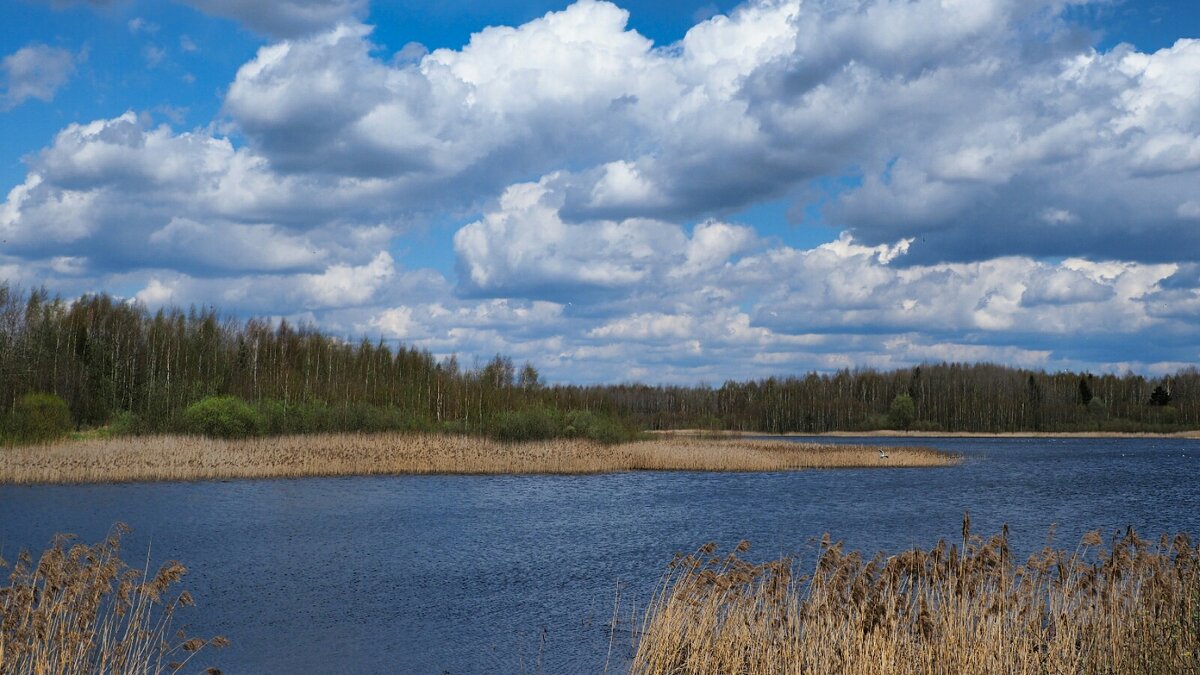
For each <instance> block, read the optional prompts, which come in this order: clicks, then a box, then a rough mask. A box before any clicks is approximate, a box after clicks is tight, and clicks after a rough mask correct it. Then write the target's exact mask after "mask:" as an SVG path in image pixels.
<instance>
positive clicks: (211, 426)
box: [183, 396, 263, 438]
mask: <svg viewBox="0 0 1200 675" xmlns="http://www.w3.org/2000/svg"><path fill="white" fill-rule="evenodd" d="M262 428H263V420H262V416H261V415H259V413H258V411H257V410H255V409H254V407H253V406H251V405H250V404H249V403H246V402H245V401H243V400H241V399H239V398H237V397H235V396H209V397H207V398H202V399H200V400H199V401H196V402H195V403H193V404H191V405H190V406H188V407H187V408H186V409H185V410H184V411H183V430H184V431H186V432H188V433H192V434H200V435H203V436H216V437H218V438H245V437H246V436H257V435H258V434H259V433H261V432H262Z"/></svg>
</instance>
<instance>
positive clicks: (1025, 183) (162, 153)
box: [0, 0, 1200, 381]
mask: <svg viewBox="0 0 1200 675" xmlns="http://www.w3.org/2000/svg"><path fill="white" fill-rule="evenodd" d="M190 2H191V4H193V5H195V6H197V7H198V8H200V9H201V10H203V11H205V12H209V13H212V14H214V15H220V16H227V17H231V18H235V19H237V20H239V21H242V22H243V23H244V25H246V26H248V27H250V28H251V29H252V30H255V31H258V32H260V33H263V34H266V35H271V36H275V37H277V38H280V39H278V40H277V41H275V42H272V43H270V44H268V45H266V46H264V47H262V48H261V49H260V50H259V51H258V53H257V55H256V56H255V57H254V58H253V59H252V60H250V61H249V62H247V63H245V64H244V65H243V66H242V67H241V68H240V69H239V70H238V72H237V75H236V77H235V78H234V80H233V81H232V82H231V83H230V85H229V87H228V90H227V91H226V93H225V96H224V101H223V111H222V115H221V117H220V118H219V119H217V120H214V121H213V124H211V125H209V126H208V127H205V128H200V129H193V130H189V131H184V130H177V129H173V128H171V127H170V126H169V125H165V124H159V123H156V122H155V121H154V120H153V119H150V118H149V117H147V116H146V115H143V114H138V113H135V112H130V113H126V114H124V115H121V116H119V117H116V118H111V119H100V120H96V121H93V122H90V123H85V124H71V125H68V126H67V127H65V128H64V129H63V130H62V131H61V132H59V134H58V135H57V136H56V137H55V138H54V139H53V142H51V143H50V144H49V145H48V146H47V147H46V148H44V149H43V150H42V151H40V152H39V153H36V154H34V155H32V156H30V157H29V158H28V159H27V163H28V165H29V172H28V174H27V176H26V178H25V180H24V182H23V183H22V184H20V185H17V186H16V187H14V188H13V189H12V190H11V191H10V192H9V194H8V197H7V199H6V200H5V201H4V203H3V205H2V206H0V238H3V239H4V240H5V242H6V244H5V247H4V249H3V252H2V254H0V269H2V270H4V272H5V274H6V275H7V276H9V277H10V278H15V279H21V280H24V281H25V282H26V283H33V282H43V281H46V282H49V283H51V284H52V285H55V286H56V287H60V288H62V289H64V290H66V291H72V290H87V289H92V288H117V287H120V288H131V289H133V290H132V292H131V293H130V294H131V295H135V296H136V297H137V298H139V299H141V300H142V301H144V302H146V303H148V304H160V303H164V302H175V303H181V304H187V303H205V304H207V303H211V304H216V305H218V306H221V307H223V308H228V309H230V310H232V311H238V312H252V313H270V314H275V315H288V316H294V317H302V318H308V319H310V320H313V321H316V322H318V323H319V324H320V325H322V326H324V327H326V328H328V329H330V330H335V331H346V332H371V333H378V334H383V335H385V336H388V337H395V338H400V339H405V340H409V341H413V342H415V343H417V344H419V345H423V346H426V347H427V348H429V349H431V350H434V351H435V352H438V353H444V354H449V353H453V352H458V353H461V354H479V355H484V356H486V355H489V354H491V353H494V352H495V351H505V352H508V353H512V354H514V356H516V357H522V358H524V357H527V358H530V359H532V360H534V361H536V362H538V363H543V364H545V366H546V368H547V370H548V372H549V373H550V374H552V375H558V376H561V377H567V378H578V379H605V380H611V379H614V378H616V379H623V378H630V379H649V380H656V381H657V380H686V381H695V380H697V379H705V378H708V379H713V378H724V377H746V376H752V375H758V374H766V373H770V372H787V371H797V370H807V369H809V368H821V369H828V368H837V367H844V366H853V365H879V366H899V365H907V364H910V363H914V362H919V361H921V360H929V359H932V360H941V359H950V360H955V359H964V360H996V361H1003V362H1008V363H1016V364H1020V365H1031V366H1038V367H1048V368H1054V367H1083V368H1096V369H1120V368H1124V367H1137V368H1140V369H1144V370H1153V369H1165V368H1169V367H1173V364H1179V363H1185V362H1189V361H1194V360H1195V359H1196V358H1198V357H1200V349H1198V347H1197V343H1198V341H1197V337H1198V335H1200V334H1198V333H1197V326H1196V321H1195V319H1194V317H1195V316H1196V314H1197V313H1196V312H1193V311H1191V310H1192V309H1194V308H1195V307H1196V306H1198V305H1200V290H1198V289H1197V287H1198V286H1200V282H1198V281H1196V278H1195V274H1194V270H1193V269H1192V268H1193V267H1194V266H1195V265H1196V264H1198V263H1200V228H1197V226H1196V224H1197V220H1198V218H1200V207H1198V206H1197V198H1196V196H1195V193H1196V185H1200V40H1195V39H1190V38H1188V37H1186V36H1181V38H1180V39H1179V40H1178V41H1177V42H1175V44H1174V45H1173V46H1171V47H1168V48H1165V49H1162V50H1159V51H1156V52H1153V53H1142V52H1138V51H1137V50H1135V49H1134V48H1132V47H1130V46H1128V45H1120V46H1117V47H1115V48H1113V49H1111V50H1108V51H1098V50H1097V49H1095V48H1094V47H1093V46H1092V39H1091V38H1090V37H1089V34H1088V33H1086V32H1085V31H1083V30H1082V29H1080V28H1079V27H1077V26H1074V25H1072V24H1071V23H1070V22H1069V21H1068V20H1067V19H1066V18H1065V17H1066V16H1067V14H1066V12H1065V10H1066V8H1067V6H1068V4H1078V3H1066V2H1062V1H1058V0H1045V1H1033V2H1030V1H1022V2H1017V1H1015V0H977V1H973V2H942V1H937V2H935V1H933V0H917V1H915V2H910V1H907V0H905V1H900V0H894V1H893V0H874V1H863V2H857V3H851V4H846V3H841V2H834V1H832V0H830V1H828V2H803V3H800V2H795V1H792V2H786V1H777V0H761V1H754V2H749V3H747V4H745V5H743V6H741V7H740V8H738V9H737V10H735V11H734V12H732V13H731V14H730V15H728V16H723V15H717V16H713V17H711V18H708V19H706V20H704V21H701V22H700V23H698V24H697V25H696V26H695V27H693V28H692V30H691V31H689V32H688V33H687V35H686V36H685V37H684V38H683V39H682V40H680V41H679V42H678V43H675V44H671V45H655V44H653V43H652V42H651V41H650V40H648V39H646V38H645V37H643V36H641V35H639V34H638V33H637V32H635V31H632V30H630V29H629V28H628V27H627V23H628V19H629V16H628V13H627V12H626V11H625V10H623V9H621V8H620V7H618V6H616V5H614V4H610V3H607V2H597V1H594V0H580V1H579V2H576V3H575V4H573V5H571V6H569V7H567V8H566V9H564V10H562V11H559V12H551V13H549V14H547V15H545V16H543V17H541V18H538V19H535V20H533V21H531V22H529V23H527V24H524V25H521V26H515V27H506V26H501V27H490V28H486V29H483V30H481V31H480V32H478V33H476V34H475V35H473V36H472V38H471V41H470V42H469V43H468V44H467V45H465V46H463V47H462V48H461V49H457V50H451V49H438V50H434V51H432V52H429V53H424V52H422V51H414V50H411V49H408V48H406V50H405V51H404V53H402V54H397V55H394V56H395V58H393V55H389V54H387V53H385V52H384V51H383V50H382V49H381V48H380V47H379V46H378V45H376V44H374V43H373V42H372V30H371V28H370V27H369V26H366V25H364V24H362V23H361V22H360V18H361V17H362V16H363V15H364V12H365V5H364V4H363V3H361V2H357V1H346V0H326V1H321V2H307V3H305V2H299V1H297V2H289V3H278V4H276V5H272V7H271V8H270V9H264V8H263V7H259V6H258V5H255V6H254V8H249V7H250V6H249V5H245V4H243V3H225V2H221V1H219V0H190ZM67 56H68V60H69V53H68V54H67ZM68 62H69V61H68ZM5 63H6V64H7V61H5ZM6 67H7V66H6ZM55 86H61V85H55ZM53 89H54V87H51V88H50V93H49V94H47V95H48V96H52V95H53ZM10 90H11V85H10ZM30 97H39V98H40V97H41V96H40V95H39V94H38V93H29V94H25V98H30ZM22 100H23V99H22ZM768 200H785V201H786V202H788V203H790V204H791V205H792V212H793V213H796V214H804V215H803V216H799V217H808V218H811V217H813V216H814V214H815V215H816V217H818V219H819V221H820V223H821V224H820V225H814V224H812V223H808V224H806V226H807V227H818V226H819V227H829V228H831V229H830V230H829V231H830V232H831V233H835V232H839V231H840V232H842V234H841V236H840V237H839V238H837V239H836V240H835V241H833V242H831V243H828V244H824V245H820V246H814V247H810V248H798V247H795V246H790V245H787V244H786V243H785V242H784V241H783V239H785V238H786V233H782V232H780V231H778V230H773V231H766V230H763V229H761V228H760V227H756V224H755V223H754V222H741V221H740V220H739V218H738V217H737V216H736V215H735V214H738V213H740V212H742V211H743V210H744V209H746V208H748V207H752V206H754V205H756V204H760V203H763V202H764V201H768ZM447 219H450V220H457V221H458V222H460V223H465V224H463V225H461V226H460V227H459V228H458V229H457V230H456V231H455V232H454V233H453V236H452V243H449V242H448V243H446V244H445V245H447V246H452V247H453V253H454V257H455V260H456V261H457V264H456V267H455V269H454V270H450V269H441V270H433V269H424V268H423V267H422V266H421V265H420V264H419V263H418V264H417V265H415V266H414V267H412V268H411V269H410V268H405V267H404V266H402V265H400V264H399V263H397V262H396V260H397V258H396V256H397V251H399V250H401V249H407V248H411V247H412V246H414V245H419V244H418V243H416V242H421V241H425V240H423V239H421V238H419V237H416V235H415V234H414V233H415V232H417V231H419V230H421V228H422V224H423V223H426V222H430V221H432V222H444V221H445V220H447ZM410 260H411V256H410Z"/></svg>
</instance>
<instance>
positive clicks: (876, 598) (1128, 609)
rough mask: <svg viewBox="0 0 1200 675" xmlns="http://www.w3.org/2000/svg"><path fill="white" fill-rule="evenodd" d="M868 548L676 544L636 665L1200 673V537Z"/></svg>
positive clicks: (751, 670) (754, 673)
mask: <svg viewBox="0 0 1200 675" xmlns="http://www.w3.org/2000/svg"><path fill="white" fill-rule="evenodd" d="M969 523H970V521H969V519H965V520H964V523H963V542H962V543H961V544H960V545H958V544H956V545H954V546H949V547H948V546H947V545H946V544H945V542H941V543H939V544H938V545H937V546H935V547H934V548H932V549H930V550H928V551H925V550H920V549H914V550H912V551H908V552H905V553H903V554H900V555H897V556H892V557H886V558H885V557H883V556H882V555H880V556H876V557H875V558H873V559H870V560H866V559H864V558H863V557H862V556H860V555H859V554H858V553H845V552H844V551H843V550H842V548H841V546H840V545H837V544H830V543H829V541H828V538H826V540H825V541H823V542H822V544H821V550H820V552H819V555H818V557H817V560H816V565H815V569H814V570H813V571H812V572H811V574H810V575H808V576H800V575H799V574H797V569H798V567H797V565H796V564H795V563H793V561H792V560H790V559H786V558H785V559H782V560H777V561H773V562H768V563H765V564H759V565H753V564H750V563H748V562H745V561H744V560H742V559H741V557H739V554H740V553H741V552H742V551H745V550H746V548H747V547H748V545H747V544H746V543H745V542H743V543H742V544H740V545H739V546H738V548H737V549H736V550H735V551H734V552H732V553H730V554H728V555H716V554H714V552H713V547H712V545H708V546H707V547H705V548H702V549H701V550H700V551H699V552H698V553H696V554H693V555H689V556H684V557H677V558H676V560H675V561H674V562H673V563H672V565H671V569H670V571H669V572H668V574H667V576H666V577H665V578H664V582H663V585H662V586H661V588H660V590H659V592H658V593H657V594H656V596H655V599H654V601H653V602H652V603H651V605H650V607H649V609H648V610H647V612H646V615H645V619H644V623H643V626H642V630H641V635H640V640H639V643H638V650H637V654H636V656H635V660H634V664H633V667H632V672H634V673H645V674H654V675H658V674H665V673H673V674H682V673H742V674H746V675H758V674H762V675H768V674H769V675H778V674H787V673H810V674H820V673H846V674H850V675H854V674H859V673H861V674H863V675H868V674H870V675H875V674H878V673H929V674H934V673H939V674H940V673H947V674H950V673H961V674H967V675H974V674H979V675H984V674H990V673H1009V674H1016V673H1056V674H1058V673H1062V674H1090V673H1096V674H1099V673H1106V674H1110V675H1124V674H1127V673H1128V674H1132V673H1197V672H1200V548H1197V547H1195V546H1194V545H1193V544H1192V543H1191V541H1190V540H1189V538H1188V537H1187V536H1185V535H1178V536H1176V537H1175V538H1174V539H1168V538H1167V537H1165V536H1164V537H1163V538H1162V539H1160V540H1159V541H1158V542H1157V543H1151V542H1148V541H1145V540H1143V539H1140V538H1139V537H1138V536H1137V535H1136V534H1135V533H1134V532H1132V531H1127V532H1126V533H1125V534H1124V535H1120V536H1114V537H1113V538H1112V539H1111V540H1110V541H1109V542H1108V543H1107V544H1106V543H1105V542H1104V541H1103V539H1102V537H1101V535H1100V534H1099V532H1092V533H1090V534H1088V535H1087V536H1085V537H1084V539H1083V541H1082V543H1081V544H1080V545H1079V546H1078V547H1077V548H1076V549H1075V550H1074V551H1061V550H1055V549H1052V548H1050V547H1047V548H1045V549H1044V550H1042V551H1041V552H1040V553H1038V554H1036V555H1033V556H1032V557H1031V558H1030V559H1029V560H1028V561H1027V562H1025V564H1018V563H1017V562H1016V561H1014V560H1013V559H1012V555H1011V552H1010V550H1009V546H1008V540H1007V533H1005V534H1001V535H999V536H995V537H992V538H990V539H988V540H986V541H985V540H982V539H980V538H979V537H976V536H973V535H971V534H970V531H969Z"/></svg>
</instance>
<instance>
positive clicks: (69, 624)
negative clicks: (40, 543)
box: [0, 524, 226, 675]
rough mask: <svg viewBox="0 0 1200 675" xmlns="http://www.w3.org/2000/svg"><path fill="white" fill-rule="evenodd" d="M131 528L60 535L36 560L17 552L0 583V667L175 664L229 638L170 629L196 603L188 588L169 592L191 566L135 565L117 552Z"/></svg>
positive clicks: (76, 669)
mask: <svg viewBox="0 0 1200 675" xmlns="http://www.w3.org/2000/svg"><path fill="white" fill-rule="evenodd" d="M127 532H128V528H126V527H125V526H124V525H120V524H118V525H117V526H115V527H114V528H113V531H112V533H111V534H110V535H109V536H108V538H107V539H105V540H104V541H102V542H100V543H98V544H95V545H93V546H87V545H85V544H71V543H70V542H71V538H70V537H69V536H66V535H59V536H58V537H56V538H55V540H54V543H53V545H52V546H51V547H50V548H49V549H48V550H47V551H46V552H45V553H43V554H42V555H41V557H40V558H39V559H38V561H37V563H36V564H35V563H34V562H33V558H32V557H31V556H30V555H29V553H28V552H27V551H22V552H21V553H20V555H19V556H18V558H17V561H16V564H15V565H14V566H13V569H12V572H11V574H10V575H9V583H8V586H5V587H0V673H3V674H6V675H7V674H9V673H12V674H14V675H15V674H17V673H21V674H25V673H36V674H37V675H73V674H75V673H81V674H82V673H89V674H90V673H98V674H102V675H109V674H111V675H124V674H130V675H133V674H137V675H145V674H149V673H163V672H175V671H178V670H180V669H182V668H183V667H184V666H186V665H187V664H188V663H189V662H190V661H191V659H192V658H193V657H195V656H196V655H197V654H198V653H199V652H200V651H201V650H202V649H204V648H205V647H209V646H212V647H222V646H224V645H225V644H226V640H225V638H222V637H216V638H213V639H211V640H204V639H201V638H196V637H192V638H189V637H187V635H186V634H184V633H183V632H182V631H179V632H172V629H171V626H172V621H173V619H174V618H175V613H176V611H177V610H178V609H180V608H182V607H187V606H189V605H191V604H193V603H192V596H191V595H190V594H189V593H188V592H187V591H182V592H179V593H173V594H172V593H169V592H168V591H169V590H170V588H171V587H172V586H174V585H175V584H177V583H178V582H179V579H180V578H181V577H182V576H183V575H184V574H185V573H186V572H187V570H186V569H185V568H184V566H183V565H180V564H179V563H178V562H174V561H172V562H168V563H166V564H165V565H163V566H162V567H161V568H159V570H158V572H157V573H155V574H154V575H153V576H149V575H148V574H147V571H148V570H146V569H140V570H139V569H136V568H133V567H130V566H129V565H128V564H126V563H125V562H124V561H123V560H121V557H120V550H121V537H122V536H123V535H124V534H126V533H127ZM2 564H3V561H2V560H0V565H2ZM205 672H207V673H210V674H213V675H219V673H220V671H218V670H216V669H214V668H209V669H208V670H206V671H205Z"/></svg>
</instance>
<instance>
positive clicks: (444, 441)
mask: <svg viewBox="0 0 1200 675" xmlns="http://www.w3.org/2000/svg"><path fill="white" fill-rule="evenodd" d="M880 450H881V448H880V447H879V446H866V445H842V444H833V443H830V444H820V443H796V442H794V441H778V440H774V441H773V440H765V439H764V440H755V439H744V438H732V437H731V438H724V439H710V438H696V437H685V436H680V437H676V438H653V439H650V440H643V441H634V442H630V443H621V444H615V445H601V444H600V443H596V442H594V441H589V440H580V439H557V440H551V441H536V442H526V443H501V442H499V441H494V440H491V439H487V438H479V437H473V436H452V435H448V434H399V433H384V434H313V435H298V436H275V437H257V438H249V439H242V440H222V439H214V438H206V437H202V436H133V437H119V438H107V439H92V440H82V441H63V442H59V443H55V444H50V445H40V446H25V447H16V448H4V449H0V485H48V484H83V483H133V482H159V481H196V480H227V479H257V478H307V477H332V476H380V475H431V474H440V475H530V474H559V475H576V474H578V475H583V474H599V473H618V472H625V471H712V472H767V471H798V470H804V469H839V468H854V469H860V468H910V467H939V466H949V465H953V464H957V463H958V462H959V461H960V460H961V457H960V456H959V455H957V454H954V453H951V452H945V451H940V450H934V449H931V448H922V447H896V448H890V447H889V448H887V449H886V450H887V453H888V457H887V458H886V459H885V458H884V457H881V456H880Z"/></svg>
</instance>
